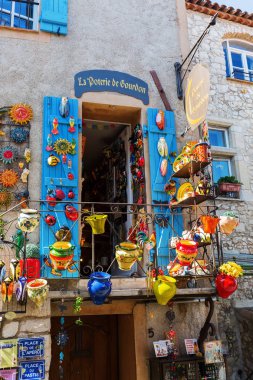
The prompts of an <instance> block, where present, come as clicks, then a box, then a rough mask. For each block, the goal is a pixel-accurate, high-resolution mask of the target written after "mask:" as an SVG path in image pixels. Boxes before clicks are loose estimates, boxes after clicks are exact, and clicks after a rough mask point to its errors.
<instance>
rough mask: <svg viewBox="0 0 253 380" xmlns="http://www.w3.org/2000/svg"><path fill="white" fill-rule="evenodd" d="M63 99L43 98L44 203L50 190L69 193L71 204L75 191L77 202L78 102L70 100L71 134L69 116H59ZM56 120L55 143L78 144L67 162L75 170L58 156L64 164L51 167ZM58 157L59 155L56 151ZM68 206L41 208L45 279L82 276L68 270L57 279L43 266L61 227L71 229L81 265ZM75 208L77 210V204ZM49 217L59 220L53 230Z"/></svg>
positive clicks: (42, 183) (77, 239)
mask: <svg viewBox="0 0 253 380" xmlns="http://www.w3.org/2000/svg"><path fill="white" fill-rule="evenodd" d="M60 101H61V98H55V97H45V98H44V111H43V135H42V179H41V199H42V200H45V199H46V196H47V194H48V190H49V189H50V190H54V191H55V190H56V189H62V190H63V191H64V193H65V194H66V198H65V199H64V202H65V201H66V202H68V198H67V194H68V192H69V190H73V191H74V193H75V198H74V199H69V202H68V203H70V204H71V201H76V202H77V201H78V174H79V161H78V133H79V128H78V123H79V120H78V101H77V100H76V99H69V104H70V113H69V116H73V117H74V119H75V122H76V123H75V129H76V131H75V132H74V133H70V132H69V131H68V128H69V117H67V118H63V117H61V116H60V113H59V105H60ZM55 117H56V118H57V119H58V121H59V126H58V130H59V134H58V135H52V140H53V144H54V142H55V141H56V140H57V139H59V138H64V139H67V140H69V141H71V140H72V139H73V138H74V139H75V140H76V142H77V146H76V150H77V154H75V155H70V154H68V155H67V159H71V160H72V169H70V170H68V168H67V164H63V163H62V159H61V157H60V156H59V158H60V160H61V162H60V163H59V164H58V165H56V166H49V165H48V163H47V159H48V157H49V155H50V154H51V153H52V152H47V151H46V146H47V137H48V134H49V133H51V130H52V120H53V119H54V118H55ZM54 154H55V155H56V156H57V154H56V153H55V152H54ZM69 172H71V173H73V174H74V179H73V180H70V179H68V178H67V175H68V173H69ZM65 205H66V203H57V205H56V206H55V207H51V206H49V205H48V203H46V202H45V203H43V204H42V205H41V210H42V211H43V212H42V217H41V222H40V252H41V257H42V263H41V264H42V276H43V277H46V278H76V277H79V272H78V271H76V272H74V273H70V272H68V271H67V270H65V271H62V272H60V273H61V277H58V276H55V275H53V274H52V273H51V268H49V267H48V266H46V265H45V264H44V259H45V258H48V254H49V246H50V245H51V244H53V243H54V242H55V241H56V239H55V237H54V234H55V233H56V231H57V230H58V229H59V228H60V227H62V226H67V227H69V229H71V233H72V241H71V243H72V244H73V245H75V247H76V248H75V251H74V253H75V254H74V260H75V261H76V265H77V268H78V266H79V265H78V263H79V259H80V245H79V227H78V222H72V221H70V220H69V219H67V218H66V216H65V213H64V209H65ZM73 206H74V207H76V208H78V206H77V205H74V204H73ZM46 214H50V215H54V216H55V217H56V220H57V223H56V224H55V225H54V226H53V227H49V226H48V225H47V224H46V223H45V221H44V217H45V216H46Z"/></svg>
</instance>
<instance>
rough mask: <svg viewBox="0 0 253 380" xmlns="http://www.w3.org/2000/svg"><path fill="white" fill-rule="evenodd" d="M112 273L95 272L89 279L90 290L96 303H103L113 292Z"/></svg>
mask: <svg viewBox="0 0 253 380" xmlns="http://www.w3.org/2000/svg"><path fill="white" fill-rule="evenodd" d="M111 289H112V283H111V275H110V274H109V273H105V272H94V273H92V274H91V275H90V280H89V281H88V292H89V294H90V297H91V299H92V301H93V303H94V304H95V305H102V304H103V303H104V302H105V300H106V298H107V297H108V296H109V294H110V293H111Z"/></svg>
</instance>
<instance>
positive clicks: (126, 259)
mask: <svg viewBox="0 0 253 380" xmlns="http://www.w3.org/2000/svg"><path fill="white" fill-rule="evenodd" d="M115 250H116V260H117V262H118V266H119V269H120V270H123V271H128V270H130V269H131V268H132V266H133V265H134V263H136V261H137V260H138V259H139V257H140V251H139V247H138V246H137V245H136V244H134V243H131V242H128V241H127V242H123V243H120V244H119V245H117V246H116V247H115Z"/></svg>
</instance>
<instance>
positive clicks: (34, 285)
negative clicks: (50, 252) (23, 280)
mask: <svg viewBox="0 0 253 380" xmlns="http://www.w3.org/2000/svg"><path fill="white" fill-rule="evenodd" d="M48 291H49V286H48V285H47V281H46V280H44V279H42V278H39V279H37V280H33V281H31V282H30V283H29V284H27V294H28V297H29V298H30V300H31V301H32V302H34V303H35V305H36V306H37V307H41V306H42V305H43V304H44V302H45V300H46V298H47V295H48Z"/></svg>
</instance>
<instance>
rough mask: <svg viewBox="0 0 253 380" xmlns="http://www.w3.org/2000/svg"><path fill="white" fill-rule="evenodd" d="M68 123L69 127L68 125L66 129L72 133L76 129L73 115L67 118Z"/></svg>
mask: <svg viewBox="0 0 253 380" xmlns="http://www.w3.org/2000/svg"><path fill="white" fill-rule="evenodd" d="M69 125H70V127H69V129H68V131H69V132H70V133H74V132H75V131H76V129H75V119H74V117H73V116H70V118H69Z"/></svg>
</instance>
